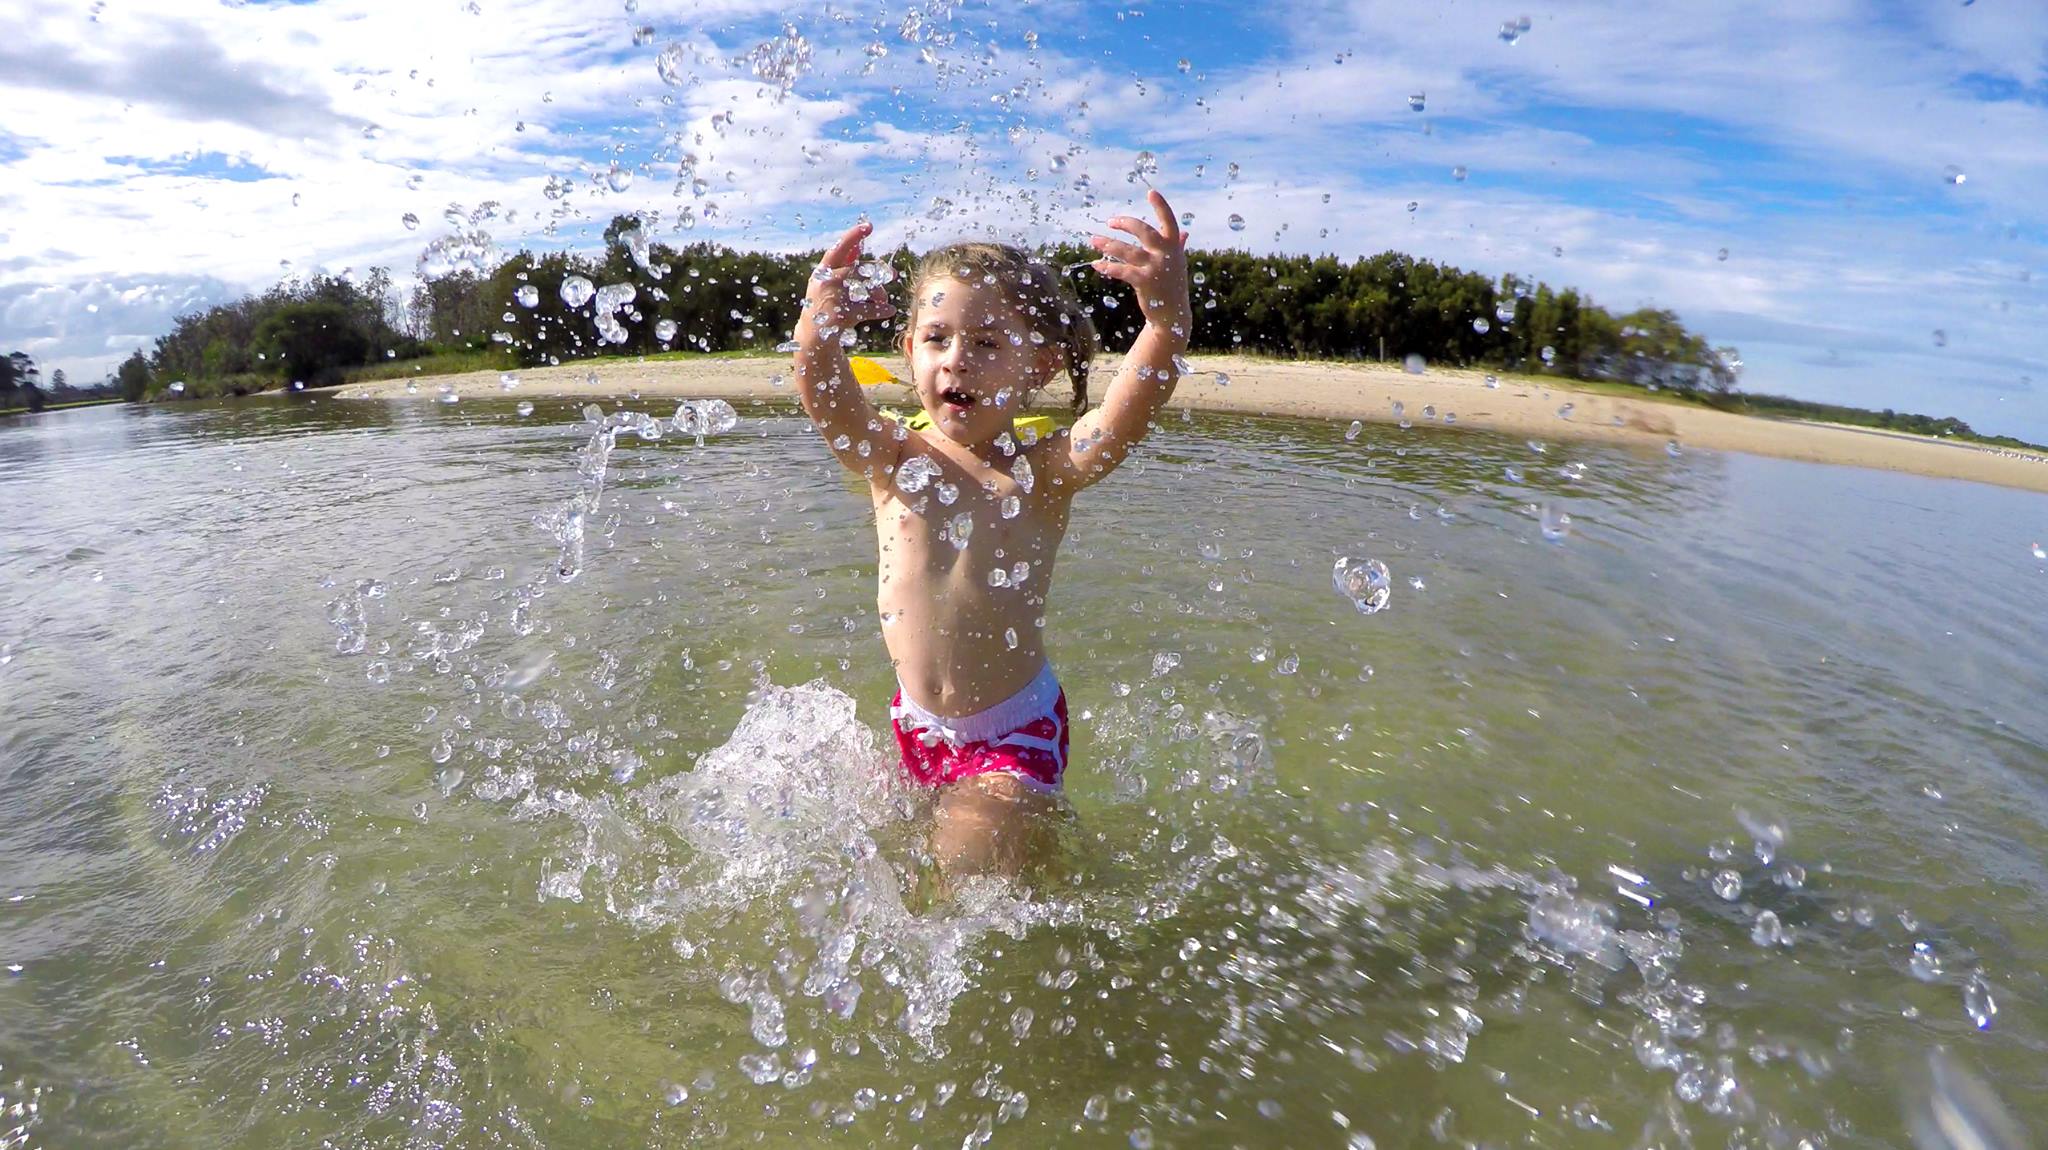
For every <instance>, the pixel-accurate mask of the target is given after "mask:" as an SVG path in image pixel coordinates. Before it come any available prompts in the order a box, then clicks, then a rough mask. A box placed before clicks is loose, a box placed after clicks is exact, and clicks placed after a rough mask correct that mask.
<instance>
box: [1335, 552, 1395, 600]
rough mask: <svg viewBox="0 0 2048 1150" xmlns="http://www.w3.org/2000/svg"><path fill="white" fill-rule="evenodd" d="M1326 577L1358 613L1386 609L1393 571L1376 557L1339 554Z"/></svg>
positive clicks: (1389, 597)
mask: <svg viewBox="0 0 2048 1150" xmlns="http://www.w3.org/2000/svg"><path fill="white" fill-rule="evenodd" d="M1330 581H1331V582H1332V583H1334V584H1335V585H1336V588H1337V593H1338V594H1339V595H1342V596H1344V597H1345V598H1346V599H1349V600H1350V601H1351V605H1352V606H1353V607H1356V608H1358V613H1359V614H1361V615H1371V614H1374V613H1375V612H1378V611H1382V610H1385V609H1386V606H1387V603H1388V601H1389V600H1390V599H1391V598H1392V597H1393V582H1394V579H1393V575H1392V574H1391V573H1390V572H1388V570H1387V565H1386V564H1385V563H1382V562H1380V561H1379V560H1377V559H1353V558H1351V557H1349V556H1345V557H1342V558H1339V559H1338V560H1337V565H1336V567H1335V568H1334V569H1333V570H1332V571H1331V573H1330Z"/></svg>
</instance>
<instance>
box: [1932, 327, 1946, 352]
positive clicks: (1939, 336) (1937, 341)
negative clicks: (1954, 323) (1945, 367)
mask: <svg viewBox="0 0 2048 1150" xmlns="http://www.w3.org/2000/svg"><path fill="white" fill-rule="evenodd" d="M1934 346H1936V347H1947V346H1948V333H1947V332H1945V331H1943V330H1941V329H1940V328H1935V329H1934Z"/></svg>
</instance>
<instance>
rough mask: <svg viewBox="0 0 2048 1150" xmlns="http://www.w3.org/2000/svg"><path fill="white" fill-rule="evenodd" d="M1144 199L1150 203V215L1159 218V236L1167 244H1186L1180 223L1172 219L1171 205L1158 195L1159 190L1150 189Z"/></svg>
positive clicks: (1185, 237)
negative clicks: (1160, 235)
mask: <svg viewBox="0 0 2048 1150" xmlns="http://www.w3.org/2000/svg"><path fill="white" fill-rule="evenodd" d="M1145 198H1146V199H1147V200H1149V201H1151V204H1152V214H1153V215H1156V216H1158V217H1159V231H1160V234H1162V235H1164V236H1165V237H1166V239H1167V241H1168V243H1169V244H1171V243H1172V242H1173V241H1176V240H1177V241H1179V242H1180V243H1182V244H1186V243H1187V236H1186V235H1184V234H1183V233H1182V232H1181V230H1180V221H1179V220H1177V219H1175V218H1174V215H1173V205H1172V204H1169V203H1167V202H1166V197H1165V196H1163V195H1161V194H1160V192H1159V189H1158V188H1154V189H1152V190H1151V191H1150V192H1148V193H1146V195H1145Z"/></svg>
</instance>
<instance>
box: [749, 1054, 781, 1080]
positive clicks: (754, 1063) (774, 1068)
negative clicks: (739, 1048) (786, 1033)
mask: <svg viewBox="0 0 2048 1150" xmlns="http://www.w3.org/2000/svg"><path fill="white" fill-rule="evenodd" d="M740 1073H742V1074H744V1075H746V1076H747V1081H749V1082H752V1083H753V1084H754V1085H756V1086H766V1085H768V1084H769V1083H770V1082H773V1081H775V1080H776V1079H778V1078H781V1077H782V1059H780V1058H778V1057H776V1056H775V1055H773V1054H742V1055H740Z"/></svg>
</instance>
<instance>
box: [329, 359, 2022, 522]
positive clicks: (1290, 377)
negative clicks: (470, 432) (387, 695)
mask: <svg viewBox="0 0 2048 1150" xmlns="http://www.w3.org/2000/svg"><path fill="white" fill-rule="evenodd" d="M1189 358H1190V360H1191V361H1192V362H1193V364H1194V366H1195V368H1196V369H1197V370H1199V371H1201V372H1203V373H1204V374H1200V375H1191V376H1189V377H1188V378H1187V379H1186V380H1184V381H1182V383H1181V385H1180V387H1179V388H1178V389H1177V390H1176V391H1175V392H1174V397H1173V403H1172V406H1174V407H1192V408H1194V409H1196V410H1198V411H1227V412H1238V413H1242V414H1251V415H1284V416H1298V417H1304V418H1315V419H1329V420H1335V421H1339V422H1343V421H1348V420H1354V419H1356V420H1363V421H1366V422H1370V423H1394V422H1397V421H1398V420H1399V419H1401V418H1403V417H1405V418H1406V419H1408V420H1409V421H1410V422H1412V423H1414V424H1415V425H1416V426H1417V427H1429V426H1442V425H1443V424H1444V423H1446V422H1448V421H1449V420H1450V419H1451V418H1453V417H1455V420H1456V426H1458V427H1469V428H1478V429H1481V430H1485V431H1496V432H1501V433H1504V434H1509V435H1517V436H1526V437H1529V438H1540V439H1582V440H1596V441H1602V442H1607V443H1615V444H1622V445H1630V446H1636V447H1640V448H1643V449H1646V450H1658V451H1662V450H1665V446H1666V445H1667V444H1669V443H1676V444H1678V445H1679V447H1680V449H1681V450H1684V449H1703V450H1708V451H1742V452H1748V453H1750V454H1753V455H1768V456H1775V457H1777V458H1780V459H1797V460H1804V461H1807V462H1811V463H1836V464H1846V465H1848V466H1851V467H1869V468H1875V469H1877V470H1880V471H1903V472H1909V473H1912V474H1915V475H1927V476H1933V477H1936V478H1944V479H1965V480H1970V481H1972V482H1977V483H1990V484H1995V485H1997V486H2000V487H2016V488H2020V489H2023V490H2027V491H2040V492H2048V456H2043V455H2041V454H2037V453H2030V452H2023V451H2014V450H2008V449H2002V448H1994V447H1987V446H1983V445H1979V444H1974V443H1967V442H1960V441H1956V440H1943V439H1931V438H1927V437H1925V436H1916V435H1908V434H1903V433H1897V432H1887V431H1881V430H1876V429H1872V428H1863V427H1847V426H1842V425H1837V424H1822V423H1804V422H1797V421H1791V420H1779V419H1766V418H1761V417H1758V416H1751V415H1737V414H1734V413H1731V412H1725V411H1715V410H1713V409H1710V408H1705V407H1698V406H1694V405H1691V404H1682V403H1668V402H1660V401H1658V400H1655V399H1650V398H1646V397H1642V398H1639V397H1634V396H1627V395H1612V394H1608V393H1606V392H1601V391H1581V390H1578V389H1576V388H1574V387H1572V386H1571V385H1569V384H1568V383H1563V382H1556V381H1551V380H1533V379H1529V378H1526V377H1518V376H1502V377H1500V381H1499V386H1498V387H1497V388H1488V387H1487V386H1486V385H1485V378H1486V373H1484V372H1480V371H1467V370H1463V369H1457V368H1444V369H1438V368H1431V369H1429V370H1428V371H1426V372H1424V373H1422V374H1420V375H1412V374H1409V373H1408V372H1406V371H1403V370H1402V369H1400V368H1399V367H1395V366H1392V365H1380V364H1351V363H1294V362H1286V361H1280V360H1266V359H1254V358H1251V357H1247V356H1191V357H1189ZM882 362H883V363H884V364H885V365H886V366H888V367H889V368H890V370H892V371H894V372H896V373H897V374H898V375H899V376H900V375H903V374H904V373H905V369H904V365H903V364H902V363H901V361H898V360H894V359H890V358H883V359H882ZM1115 370H1116V361H1115V360H1114V359H1109V358H1105V359H1104V360H1102V361H1100V362H1099V363H1098V365H1097V367H1096V371H1095V374H1094V379H1095V381H1096V382H1095V386H1094V387H1093V389H1092V390H1093V391H1094V393H1095V396H1096V398H1100V396H1101V390H1102V388H1103V387H1105V386H1107V385H1108V382H1109V379H1110V376H1111V375H1112V374H1113V373H1114V372H1115ZM1214 372H1222V373H1224V374H1225V375H1227V377H1228V378H1229V383H1228V385H1222V384H1219V383H1218V382H1217V380H1216V377H1215V376H1214V375H1213V374H1209V373H1214ZM593 374H594V375H595V377H596V382H595V383H593V382H591V377H592V376H593ZM788 375H789V360H788V358H787V357H784V356H761V357H756V358H740V359H724V358H712V357H706V358H703V359H682V360H647V361H608V362H597V363H572V364H566V365H563V366H561V367H540V368H523V369H521V370H520V371H519V372H518V376H519V384H518V387H517V390H516V391H515V392H514V394H515V395H519V396H524V397H527V398H532V397H536V396H538V397H542V398H549V397H580V396H589V397H591V398H593V399H596V398H601V397H609V396H628V395H631V394H634V393H638V394H639V395H641V396H643V397H646V396H659V397H662V398H664V399H667V398H677V399H680V398H690V397H699V398H713V397H716V398H723V399H780V400H785V401H790V402H794V400H795V399H796V393H795V391H794V390H793V389H792V388H791V386H790V385H789V382H788ZM778 379H779V380H780V381H781V382H780V385H779V386H778V385H777V382H776V381H777V380H778ZM444 384H445V385H448V386H450V387H452V388H453V389H454V390H455V392H456V394H458V395H461V396H466V397H504V392H503V391H502V389H501V384H500V379H499V376H498V374H497V373H496V372H474V373H470V374H467V375H447V376H423V377H418V378H414V379H392V380H380V381H377V382H374V383H359V384H350V385H347V386H344V387H341V388H337V389H336V390H335V391H334V392H333V393H332V394H333V395H334V396H335V397H336V398H338V399H357V400H362V399H407V398H421V399H426V400H432V399H433V398H434V397H435V396H436V395H437V394H438V393H439V391H440V388H441V387H442V385H444ZM408 385H413V386H414V387H415V389H416V391H413V392H409V391H408V390H407V387H408ZM875 391H876V395H877V398H878V399H879V400H880V401H881V402H883V403H887V404H891V405H896V406H910V405H914V404H915V403H916V400H915V399H914V398H913V397H912V395H911V393H910V392H909V390H908V389H905V388H898V387H892V386H889V385H883V386H881V387H878V388H876V389H875ZM1041 400H1042V402H1044V403H1046V404H1048V405H1063V404H1064V402H1065V400H1066V392H1065V390H1064V389H1063V388H1060V387H1053V388H1049V389H1047V391H1046V393H1045V394H1044V395H1043V396H1042V397H1041ZM1396 403H1399V404H1401V405H1402V408H1403V415H1401V416H1397V415H1396V414H1395V412H1394V405H1395V404H1396ZM1566 404H1570V405H1571V411H1570V413H1569V418H1564V417H1561V416H1560V415H1559V410H1560V409H1561V408H1563V407H1564V405H1566ZM1431 407H1433V408H1434V409H1435V415H1434V418H1431V417H1430V416H1427V415H1425V414H1424V409H1425V408H1431Z"/></svg>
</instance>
